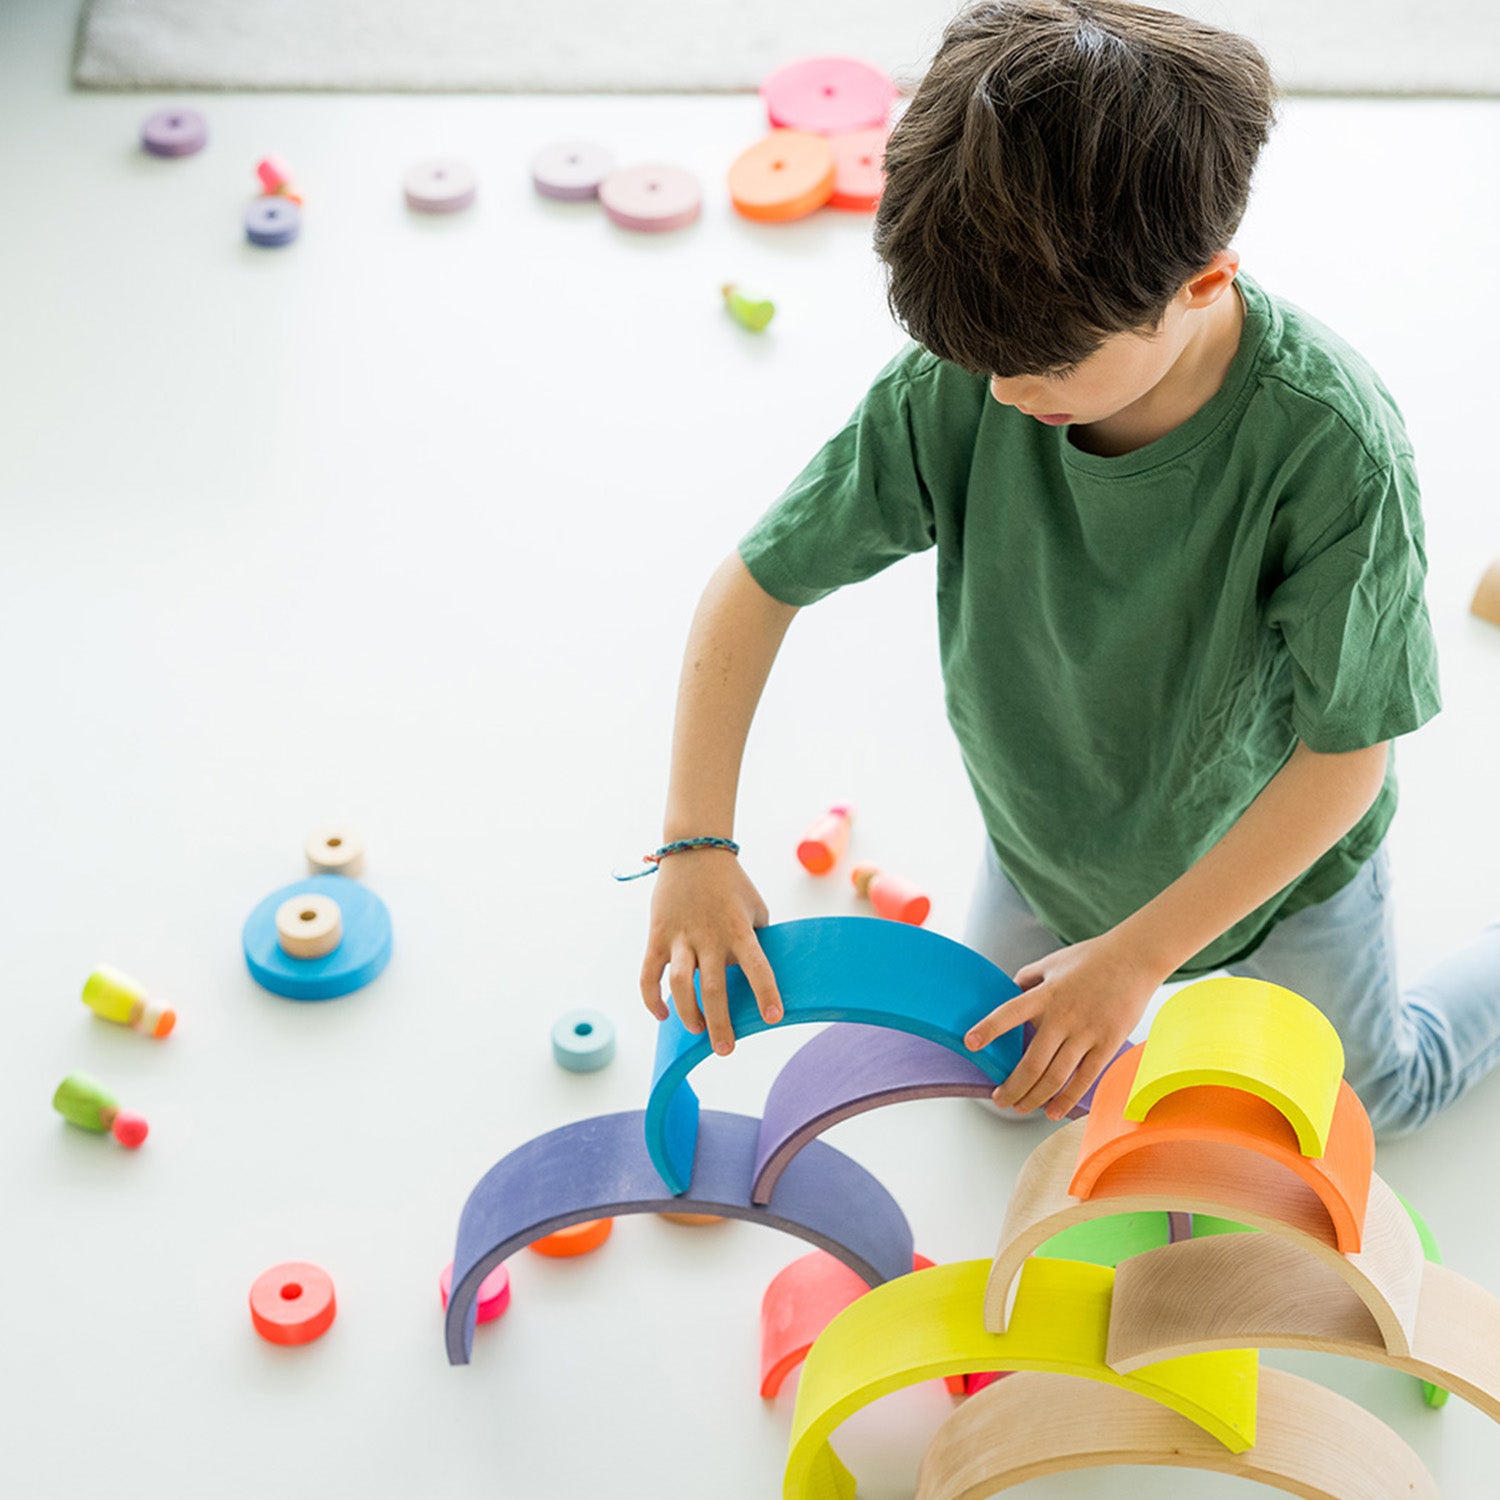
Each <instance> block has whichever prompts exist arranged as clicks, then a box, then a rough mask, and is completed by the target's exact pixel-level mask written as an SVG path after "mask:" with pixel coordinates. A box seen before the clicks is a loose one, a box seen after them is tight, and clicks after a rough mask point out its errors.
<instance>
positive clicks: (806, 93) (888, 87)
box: [760, 57, 897, 135]
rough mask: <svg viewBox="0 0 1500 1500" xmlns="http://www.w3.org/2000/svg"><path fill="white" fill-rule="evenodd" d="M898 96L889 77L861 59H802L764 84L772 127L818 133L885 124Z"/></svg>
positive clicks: (762, 93) (772, 75) (786, 66)
mask: <svg viewBox="0 0 1500 1500" xmlns="http://www.w3.org/2000/svg"><path fill="white" fill-rule="evenodd" d="M896 95H897V89H896V85H895V83H894V82H893V81H892V79H891V77H890V75H889V74H888V73H886V72H884V71H883V70H882V69H880V68H877V67H875V65H874V64H873V63H867V62H861V61H860V60H859V59H858V58H855V57H804V58H800V59H799V60H797V61H796V62H790V63H787V64H786V65H785V66H784V67H780V68H777V69H776V71H775V72H774V73H772V74H771V75H770V76H769V77H768V78H767V79H766V80H765V81H764V82H763V83H762V84H761V86H760V96H761V99H762V100H763V101H764V103H765V106H766V115H767V117H768V118H769V119H770V121H771V124H772V125H774V126H782V127H785V128H786V129H789V130H810V131H813V132H815V133H816V134H818V135H837V134H840V133H842V132H845V131H851V130H874V129H876V128H878V127H880V126H883V125H884V124H885V123H886V121H887V120H888V119H890V114H891V106H892V105H893V104H894V103H895V102H896Z"/></svg>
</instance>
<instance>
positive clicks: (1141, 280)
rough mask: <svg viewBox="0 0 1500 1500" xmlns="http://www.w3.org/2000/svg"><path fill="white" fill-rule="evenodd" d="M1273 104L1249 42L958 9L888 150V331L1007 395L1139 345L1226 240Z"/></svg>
mask: <svg viewBox="0 0 1500 1500" xmlns="http://www.w3.org/2000/svg"><path fill="white" fill-rule="evenodd" d="M1274 98H1275V89H1274V85H1273V83H1272V80H1271V76H1270V72H1269V70H1268V68H1267V66H1266V61H1265V58H1264V57H1262V56H1261V54H1260V52H1259V50H1258V49H1257V48H1256V47H1255V45H1254V44H1253V43H1252V42H1249V41H1247V40H1246V39H1245V38H1244V37H1241V36H1237V35H1235V34H1234V33H1233V32H1229V31H1221V30H1218V29H1217V28H1215V27H1212V26H1207V25H1204V24H1203V23H1202V22H1200V21H1195V20H1191V19H1189V18H1187V17H1185V16H1179V15H1173V14H1171V13H1170V12H1167V11H1161V10H1151V9H1148V8H1146V7H1145V6H1140V5H1131V4H1126V3H1124V0H986V3H983V4H978V5H974V6H972V7H970V8H969V9H968V10H966V11H964V12H962V13H961V14H960V15H958V16H957V17H955V18H954V20H953V21H952V22H951V23H950V24H949V26H948V28H947V30H946V31H945V32H944V34H943V41H942V45H941V46H940V47H939V48H938V52H937V56H936V57H935V58H934V59H933V62H932V66H931V67H930V68H929V70H928V72H927V74H926V76H925V77H924V78H923V80H922V82H921V84H920V86H919V87H918V89H917V92H916V95H915V97H914V98H913V99H912V102H911V104H910V106H909V107H908V109H907V111H906V113H905V114H904V115H903V116H902V118H901V120H900V122H899V123H898V124H897V126H896V128H895V130H894V131H893V132H892V134H891V138H890V141H889V143H888V145H887V148H886V155H885V167H886V187H885V192H884V194H883V196H882V198H881V201H880V207H879V210H878V212H877V214H876V218H875V249H876V253H877V254H878V255H879V256H880V258H881V259H882V260H883V261H885V263H886V265H887V267H888V270H889V285H888V297H889V301H890V305H891V311H892V312H893V313H894V314H895V315H896V318H897V320H898V321H899V322H900V323H901V324H902V326H903V327H904V328H905V329H906V331H907V332H908V333H909V334H911V336H912V337H913V338H914V339H916V340H917V341H918V342H919V343H921V344H923V345H925V346H926V347H927V348H928V349H930V350H932V352H933V353H934V354H936V355H938V356H939V357H940V358H942V359H947V360H952V361H953V362H954V363H956V364H959V365H962V366H963V367H964V368H965V369H968V370H972V371H974V372H975V373H982V374H997V375H1007V376H1009V375H1020V374H1041V373H1045V372H1047V371H1051V370H1055V369H1058V368H1061V367H1065V366H1068V365H1072V364H1076V363H1077V362H1078V361H1079V360H1081V359H1084V358H1086V357H1087V356H1088V355H1089V354H1091V353H1093V351H1094V350H1095V349H1097V348H1098V347H1099V345H1100V344H1101V343H1102V342H1103V340H1104V339H1105V338H1107V337H1109V336H1110V335H1111V334H1115V333H1120V332H1125V331H1127V330H1144V329H1151V328H1155V327H1156V326H1157V325H1158V323H1159V322H1160V321H1161V317H1162V314H1163V312H1165V310H1166V307H1167V304H1168V303H1169V302H1170V301H1171V300H1172V297H1173V296H1174V295H1175V293H1176V292H1177V291H1178V290H1179V289H1180V288H1181V287H1182V286H1183V285H1184V284H1185V283H1186V282H1188V281H1190V280H1191V279H1192V278H1193V276H1195V275H1196V274H1197V273H1198V272H1199V271H1201V270H1202V269H1203V268H1204V267H1205V266H1206V265H1207V264H1208V262H1209V261H1210V260H1212V258H1213V256H1214V255H1215V254H1216V253H1217V252H1218V251H1219V250H1222V249H1224V248H1226V247H1227V246H1228V244H1229V241H1230V238H1231V237H1232V236H1233V234H1234V232H1235V230H1236V229H1237V228H1238V227H1239V222H1240V219H1241V218H1242V217H1243V215H1244V212H1245V205H1246V203H1247V202H1248V200H1249V196H1250V179H1251V177H1252V175H1253V173H1254V170H1255V161H1256V158H1257V156H1258V155H1259V154H1260V148H1261V147H1262V146H1263V145H1264V144H1265V140H1266V137H1267V135H1268V133H1269V131H1270V128H1271V124H1272V122H1273V118H1274Z"/></svg>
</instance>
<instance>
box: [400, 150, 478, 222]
mask: <svg viewBox="0 0 1500 1500" xmlns="http://www.w3.org/2000/svg"><path fill="white" fill-rule="evenodd" d="M402 190H403V191H404V193H405V194H406V206H407V207H408V208H413V209H416V210H417V211H418V212H419V213H426V214H453V213H457V212H458V211H459V210H460V209H462V208H467V207H468V206H469V205H470V204H471V203H472V202H473V201H474V198H475V195H476V194H477V193H478V191H479V184H478V181H477V180H476V178H475V176H474V171H473V169H472V168H471V167H469V166H468V165H466V164H465V163H464V162H461V161H451V160H447V159H445V160H442V161H424V162H418V163H417V165H416V166H414V167H412V168H411V169H410V170H409V171H408V172H407V174H406V176H405V177H404V178H403V179H402Z"/></svg>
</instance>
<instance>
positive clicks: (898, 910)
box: [851, 865, 932, 927]
mask: <svg viewBox="0 0 1500 1500" xmlns="http://www.w3.org/2000/svg"><path fill="white" fill-rule="evenodd" d="M851 879H852V880H853V882H854V889H855V890H857V891H858V892H859V894H860V895H861V896H863V897H864V898H865V899H866V900H867V901H869V903H870V904H871V905H872V906H873V907H874V908H875V915H876V916H877V917H888V918H890V920H891V921H893V922H910V923H911V924H912V926H913V927H920V926H921V925H922V923H923V922H925V921H926V920H927V913H928V912H929V911H931V910H932V901H931V899H930V898H929V897H927V896H924V895H923V894H922V893H921V891H919V890H918V889H917V888H916V886H914V885H913V884H912V883H911V882H910V881H909V880H902V879H901V877H900V876H898V875H886V874H884V873H883V872H882V871H881V870H879V869H877V868H876V867H875V866H874V865H855V867H854V873H853V875H852V876H851Z"/></svg>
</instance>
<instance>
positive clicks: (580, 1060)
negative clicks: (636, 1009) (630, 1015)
mask: <svg viewBox="0 0 1500 1500" xmlns="http://www.w3.org/2000/svg"><path fill="white" fill-rule="evenodd" d="M552 1056H553V1058H554V1059H555V1060H556V1062H557V1064H558V1066H559V1067H562V1068H566V1069H567V1070H568V1071H569V1072H570V1073H597V1072H598V1071H599V1069H600V1068H604V1067H608V1066H609V1064H610V1063H611V1062H613V1061H614V1056H615V1023H614V1022H613V1021H611V1020H610V1018H609V1017H608V1016H606V1015H605V1014H604V1013H603V1012H602V1011H597V1010H570V1011H567V1012H566V1013H565V1014H563V1015H560V1016H559V1017H558V1018H557V1020H556V1021H555V1022H554V1023H553V1026H552Z"/></svg>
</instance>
